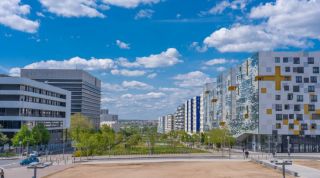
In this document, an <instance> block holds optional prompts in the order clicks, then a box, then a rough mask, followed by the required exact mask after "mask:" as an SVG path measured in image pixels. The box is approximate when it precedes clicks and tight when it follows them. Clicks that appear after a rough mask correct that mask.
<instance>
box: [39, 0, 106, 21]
mask: <svg viewBox="0 0 320 178" xmlns="http://www.w3.org/2000/svg"><path fill="white" fill-rule="evenodd" d="M39 1H40V3H41V4H42V6H43V7H45V8H46V9H47V10H48V11H49V12H51V13H54V14H56V15H58V16H63V17H105V16H104V15H103V14H102V13H100V12H99V11H98V10H97V9H96V8H97V4H96V1H95V0H39Z"/></svg>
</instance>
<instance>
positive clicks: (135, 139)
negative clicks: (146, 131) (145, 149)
mask: <svg viewBox="0 0 320 178" xmlns="http://www.w3.org/2000/svg"><path fill="white" fill-rule="evenodd" d="M141 139H142V137H141V135H140V134H133V135H131V136H130V137H129V138H128V140H127V141H126V146H127V147H128V148H131V147H133V146H136V145H138V144H139V142H140V141H141Z"/></svg>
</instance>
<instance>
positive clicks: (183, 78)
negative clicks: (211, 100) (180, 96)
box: [173, 71, 211, 87]
mask: <svg viewBox="0 0 320 178" xmlns="http://www.w3.org/2000/svg"><path fill="white" fill-rule="evenodd" d="M173 79H174V80H176V82H175V84H176V85H177V86H179V87H201V86H203V84H205V83H208V82H211V78H210V77H209V76H208V75H207V74H205V73H203V72H201V71H193V72H189V73H186V74H178V75H176V76H175V77H173Z"/></svg>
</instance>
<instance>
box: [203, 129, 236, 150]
mask: <svg viewBox="0 0 320 178" xmlns="http://www.w3.org/2000/svg"><path fill="white" fill-rule="evenodd" d="M207 142H208V143H212V144H214V145H215V146H216V147H217V148H221V147H223V146H226V145H227V146H232V145H234V143H235V138H234V137H233V136H232V135H231V133H230V132H229V130H227V129H213V130H211V131H209V132H208V133H207Z"/></svg>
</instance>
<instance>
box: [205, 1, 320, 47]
mask: <svg viewBox="0 0 320 178" xmlns="http://www.w3.org/2000/svg"><path fill="white" fill-rule="evenodd" d="M319 9H320V1H317V0H312V1H309V0H277V1H276V2H272V3H265V4H262V5H259V6H257V7H254V8H252V9H251V12H250V14H249V18H251V19H252V20H257V22H256V23H254V24H252V25H250V24H247V25H241V24H237V25H234V26H232V27H231V28H221V29H219V30H217V31H215V32H213V33H212V34H211V35H210V36H208V37H207V38H205V39H204V45H207V46H208V47H213V48H216V49H218V50H219V51H221V52H242V51H248V52H252V51H258V50H273V49H275V48H287V47H297V48H307V47H310V46H312V41H311V40H312V39H320V24H319V23H318V17H319V15H320V11H319Z"/></svg>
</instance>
